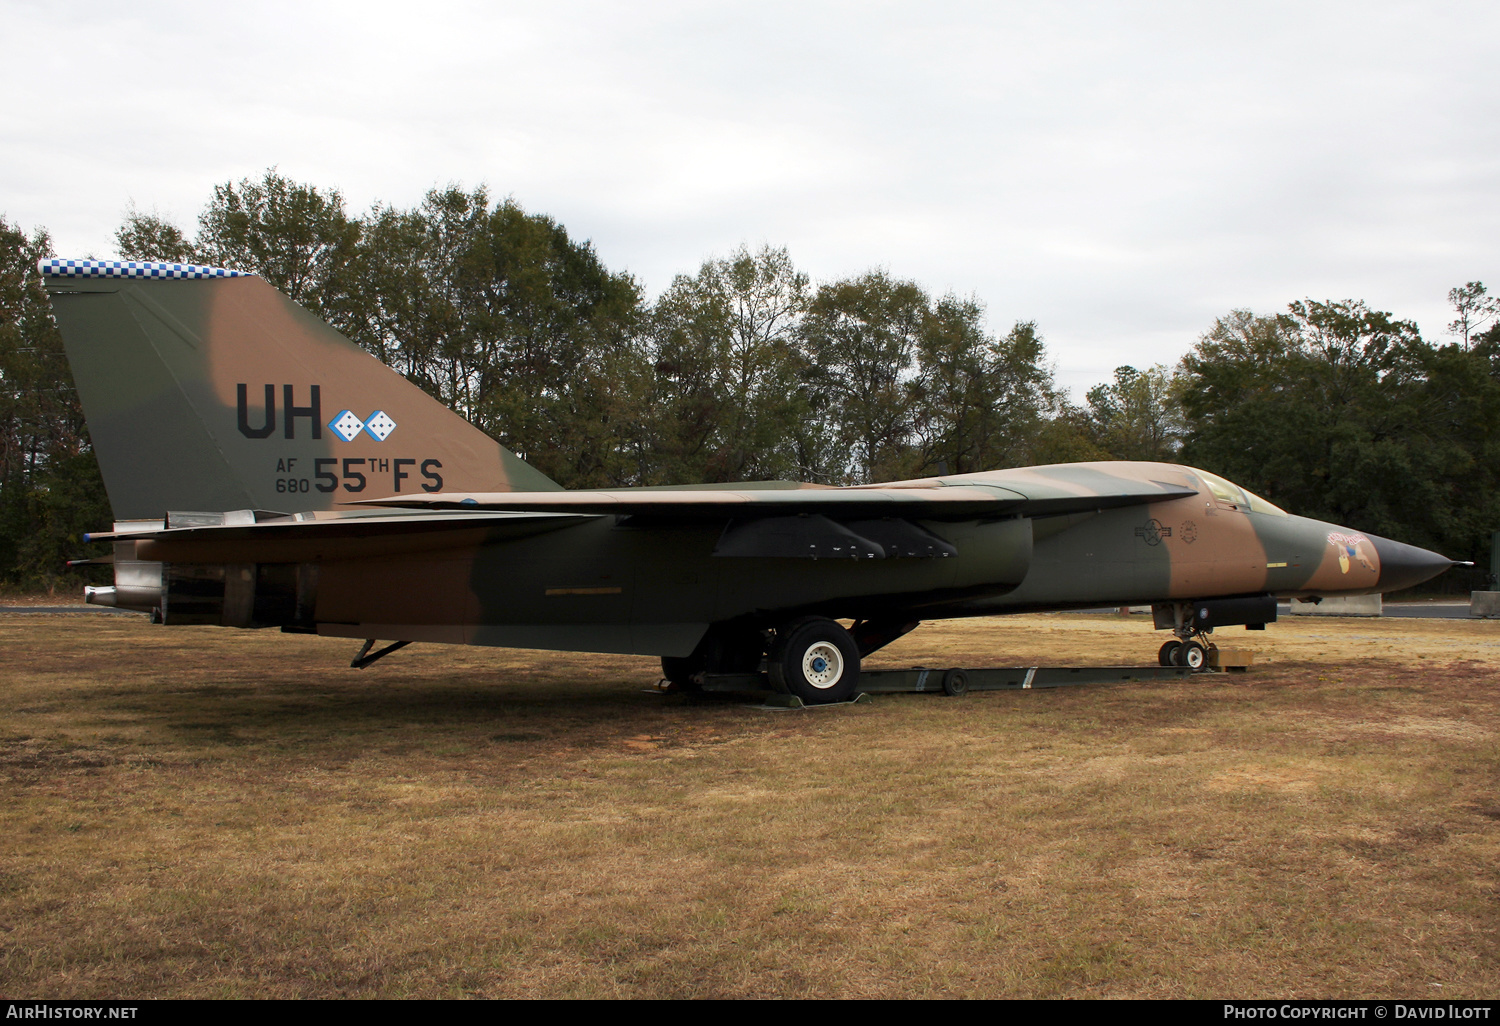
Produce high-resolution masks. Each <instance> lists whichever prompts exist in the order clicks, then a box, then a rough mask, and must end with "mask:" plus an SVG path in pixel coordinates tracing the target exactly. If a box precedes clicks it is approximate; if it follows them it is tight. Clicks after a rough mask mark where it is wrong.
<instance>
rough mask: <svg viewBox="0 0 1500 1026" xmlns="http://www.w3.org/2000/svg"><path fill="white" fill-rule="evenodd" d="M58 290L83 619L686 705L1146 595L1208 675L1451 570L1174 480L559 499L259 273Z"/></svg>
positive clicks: (133, 272) (1014, 473)
mask: <svg viewBox="0 0 1500 1026" xmlns="http://www.w3.org/2000/svg"><path fill="white" fill-rule="evenodd" d="M41 270H42V272H43V274H44V276H45V282H46V285H47V288H48V290H49V293H50V295H51V297H52V303H53V307H54V309H55V311H56V314H57V322H58V325H59V327H60V329H61V331H62V335H63V340H64V344H65V346H66V348H67V352H68V359H69V362H70V363H71V365H72V369H73V373H74V377H75V380H76V382H77V387H78V392H79V395H80V397H81V399H82V402H83V407H84V411H85V414H86V416H87V418H88V423H89V431H90V435H91V437H92V440H93V444H94V447H95V450H96V451H97V454H98V457H99V463H100V467H101V469H102V471H103V475H104V482H105V486H106V488H107V490H108V493H109V499H110V503H111V506H112V508H113V511H114V514H115V517H116V522H115V525H114V530H113V531H110V532H107V533H100V534H96V535H92V536H91V537H92V538H95V539H101V540H110V541H112V542H113V543H114V544H113V556H112V557H108V559H107V561H110V562H113V564H114V575H115V583H114V585H113V586H112V587H104V588H90V589H89V590H88V595H87V599H88V601H89V602H93V603H96V604H101V605H110V606H117V607H122V608H126V609H135V610H141V611H145V612H149V613H151V615H152V617H153V619H154V620H155V621H156V622H158V623H164V624H168V625H171V624H221V625H225V626H233V627H280V628H281V629H282V630H283V631H287V632H293V633H316V634H320V635H327V636H334V637H346V638H351V639H357V640H363V641H364V642H365V646H364V648H363V650H362V651H361V653H360V656H359V657H357V659H356V665H365V664H367V663H368V662H370V661H372V660H373V659H375V658H379V657H380V656H381V655H383V654H385V653H386V652H389V651H392V650H394V649H395V648H398V647H400V646H401V645H404V644H407V643H410V642H448V643H454V644H468V645H502V646H514V647H522V648H536V649H553V650H573V651H596V652H634V653H642V654H649V655H658V656H661V657H662V668H663V672H664V674H665V676H666V678H667V679H668V680H669V681H671V682H673V684H674V685H676V686H679V687H683V688H690V687H692V686H693V684H694V683H695V682H701V680H702V677H701V675H702V674H704V673H715V672H724V673H746V672H756V671H758V670H759V668H760V667H761V666H762V665H764V666H765V669H766V672H767V675H768V677H769V679H770V681H771V683H772V684H773V685H774V686H775V687H777V688H779V689H781V690H784V691H786V692H789V693H791V694H795V695H797V696H798V697H800V698H802V699H803V700H804V701H806V702H829V701H836V700H841V699H845V698H847V697H849V696H850V695H851V694H852V693H853V692H854V691H855V690H856V688H857V685H858V679H859V667H860V660H861V658H863V657H864V656H867V655H869V654H870V653H871V652H874V651H875V650H876V649H878V648H880V647H882V646H883V645H886V644H888V643H890V642H891V641H893V640H895V639H896V638H899V637H901V636H902V635H903V634H905V633H906V632H908V631H910V630H911V629H913V628H914V627H915V626H917V625H918V623H919V622H920V621H922V620H927V619H942V618H951V617H970V616H990V615H995V614H1002V613H1016V612H1028V611H1038V610H1065V609H1078V608H1087V607H1097V606H1124V605H1148V604H1149V605H1151V606H1152V607H1153V609H1154V611H1155V614H1156V616H1155V624H1156V626H1157V628H1158V629H1163V630H1171V631H1172V635H1173V636H1172V639H1171V640H1170V641H1168V642H1167V643H1166V644H1165V645H1163V646H1162V648H1161V651H1160V653H1159V657H1160V659H1161V660H1162V662H1164V663H1176V664H1179V665H1186V666H1192V667H1197V666H1199V665H1201V664H1202V662H1203V659H1204V653H1205V647H1204V636H1205V635H1206V634H1207V633H1208V632H1210V631H1212V630H1213V629H1214V628H1216V627H1224V626H1230V625H1245V626H1248V627H1251V628H1255V627H1261V626H1264V624H1266V623H1268V622H1270V621H1273V620H1275V618H1276V598H1277V597H1278V596H1281V597H1287V596H1291V597H1297V598H1321V597H1322V596H1327V595H1358V594H1369V593H1375V592H1385V591H1392V590H1395V589H1398V588H1405V587H1408V586H1410V585H1413V584H1417V583H1419V582H1421V581H1424V580H1426V579H1428V578H1430V577H1432V576H1434V575H1436V574H1437V573H1439V572H1441V571H1442V570H1444V569H1446V568H1448V567H1449V566H1451V565H1453V561H1451V560H1449V559H1447V558H1445V557H1443V556H1440V555H1438V554H1436V553H1433V552H1428V551H1426V550H1423V549H1419V548H1415V547H1412V546H1410V545H1405V544H1402V543H1400V542H1396V541H1391V540H1389V539H1385V538H1378V537H1375V536H1373V535H1367V534H1363V533H1360V532H1358V531H1356V530H1353V529H1351V528H1347V527H1341V526H1338V525H1335V524H1326V523H1320V522H1318V521H1315V520H1308V519H1304V518H1302V517H1296V516H1291V515H1289V514H1287V513H1286V512H1284V511H1283V510H1281V509H1278V508H1277V507H1276V506H1274V505H1272V504H1271V503H1269V502H1267V501H1266V500H1264V499H1262V498H1260V497H1259V496H1257V495H1252V494H1250V493H1249V492H1247V491H1245V490H1244V489H1242V488H1240V487H1238V486H1236V485H1235V484H1233V483H1231V482H1229V481H1226V480H1224V479H1222V478H1220V477H1216V476H1215V475H1213V474H1209V473H1206V472H1204V471H1201V470H1195V469H1193V468H1191V467H1182V466H1174V465H1171V464H1164V463H1113V462H1111V463H1075V464H1066V465H1059V466H1045V467H1026V468H1021V469H1013V470H997V471H991V472H987V473H978V474H961V475H953V476H940V477H931V478H923V479H920V480H913V481H896V482H892V483H889V484H879V485H869V486H858V487H849V488H834V487H827V486H819V485H808V484H797V483H794V482H780V481H762V482H751V483H744V484H731V485H694V486H685V487H680V488H622V489H613V490H587V491H582V490H575V491H568V490H564V489H563V488H561V487H560V486H559V485H557V484H556V483H555V482H553V481H552V480H550V479H549V478H547V477H546V476H545V475H543V474H542V473H540V472H539V471H537V470H536V469H535V468H533V467H531V466H529V465H528V464H527V463H526V462H525V461H524V460H522V459H520V458H519V457H517V456H516V455H515V454H514V453H511V452H509V451H508V450H506V449H505V448H504V447H503V446H501V445H500V444H499V443H497V442H496V441H494V440H493V439H492V438H490V437H489V436H488V435H486V434H484V433H483V432H482V431H480V430H478V429H477V428H475V427H473V426H472V425H470V424H469V423H467V422H466V421H464V420H463V419H461V418H460V417H458V416H457V415H456V414H454V413H453V412H451V411H450V410H448V409H447V408H446V407H444V406H443V405H442V404H440V403H438V402H437V401H435V400H434V399H432V398H430V397H429V396H428V395H426V394H425V393H424V392H422V391H421V389H419V388H418V387H416V386H415V385H413V384H411V383H410V382H408V381H407V380H406V379H405V378H403V377H402V376H401V375H399V374H397V373H395V372H394V371H392V370H390V369H389V368H387V367H386V366H384V365H383V364H381V363H380V362H379V361H378V360H376V359H375V358H374V357H372V356H370V355H369V354H368V353H366V352H364V351H363V350H361V349H360V348H359V347H357V346H355V345H354V344H352V343H351V342H349V341H348V340H346V339H345V338H343V337H342V336H341V335H339V334H338V333H337V332H335V331H334V330H333V329H332V328H330V327H329V326H328V325H326V324H324V323H323V322H322V321H320V320H318V319H317V318H316V317H314V316H312V315H311V314H309V313H308V312H307V311H306V310H304V309H302V308H301V307H299V306H298V305H296V304H295V303H293V302H292V301H291V300H289V299H288V298H286V297H285V296H283V295H282V294H280V293H279V292H277V291H276V290H275V289H273V288H272V287H271V286H269V285H268V284H266V283H265V282H264V281H262V280H261V279H260V278H258V277H256V276H254V275H250V274H245V273H242V272H237V271H232V270H225V269H222V268H205V267H196V266H192V265H183V264H160V263H140V262H119V261H89V260H46V261H43V262H42V266H41ZM839 620H846V621H852V626H848V627H845V626H844V625H843V624H841V623H839V622H838V621H839ZM375 639H381V640H388V641H390V642H392V644H391V645H389V646H387V647H385V648H382V649H380V650H379V651H374V652H372V651H371V650H372V648H373V646H374V645H375V643H376V642H375Z"/></svg>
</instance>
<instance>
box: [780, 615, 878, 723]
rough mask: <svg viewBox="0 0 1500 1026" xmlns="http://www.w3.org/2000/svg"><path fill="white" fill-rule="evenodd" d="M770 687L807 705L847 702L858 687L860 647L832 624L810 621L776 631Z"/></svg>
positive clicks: (792, 624)
mask: <svg viewBox="0 0 1500 1026" xmlns="http://www.w3.org/2000/svg"><path fill="white" fill-rule="evenodd" d="M767 670H768V672H769V674H770V677H771V684H772V686H773V687H775V688H777V689H778V690H782V691H785V692H786V693H787V694H790V695H796V696H797V697H798V698H800V699H802V701H803V702H805V703H807V704H808V705H824V704H827V703H829V702H846V701H848V700H849V699H850V698H851V697H853V695H854V693H855V692H856V691H857V690H858V687H859V646H857V645H855V643H854V638H853V637H852V636H850V634H849V632H848V631H846V630H844V628H843V627H841V626H839V625H838V624H837V623H836V622H834V621H833V620H827V619H824V618H823V617H810V618H808V619H806V620H797V621H795V622H793V623H790V624H787V625H786V627H784V628H782V629H779V630H777V632H776V644H775V645H774V646H773V647H772V649H771V658H770V659H769V660H768V661H767Z"/></svg>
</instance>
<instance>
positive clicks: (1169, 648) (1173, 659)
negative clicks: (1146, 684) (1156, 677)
mask: <svg viewBox="0 0 1500 1026" xmlns="http://www.w3.org/2000/svg"><path fill="white" fill-rule="evenodd" d="M1181 651H1182V642H1180V641H1178V640H1177V639H1176V638H1173V639H1172V640H1171V641H1169V642H1167V643H1166V644H1165V645H1163V646H1162V647H1161V651H1160V652H1158V653H1156V661H1157V662H1159V663H1161V664H1162V665H1163V666H1176V665H1177V653H1178V652H1181Z"/></svg>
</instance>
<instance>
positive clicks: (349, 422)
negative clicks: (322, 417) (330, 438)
mask: <svg viewBox="0 0 1500 1026" xmlns="http://www.w3.org/2000/svg"><path fill="white" fill-rule="evenodd" d="M328 427H329V428H330V429H331V430H332V431H333V433H334V434H336V435H338V436H339V437H340V438H342V439H343V440H344V441H346V442H352V441H354V440H355V439H356V438H358V437H359V433H360V432H361V431H363V430H364V429H365V422H364V421H362V420H360V419H359V418H358V417H356V416H355V415H354V412H353V411H352V410H344V411H343V412H342V413H340V414H339V415H338V416H337V417H334V418H333V419H332V420H330V421H329V422H328Z"/></svg>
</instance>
